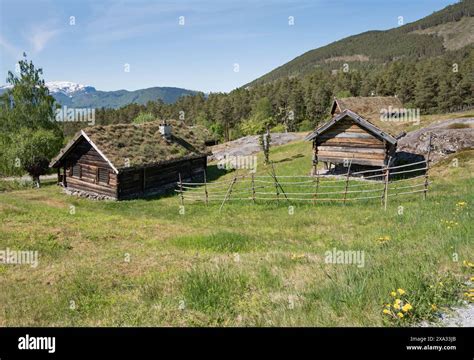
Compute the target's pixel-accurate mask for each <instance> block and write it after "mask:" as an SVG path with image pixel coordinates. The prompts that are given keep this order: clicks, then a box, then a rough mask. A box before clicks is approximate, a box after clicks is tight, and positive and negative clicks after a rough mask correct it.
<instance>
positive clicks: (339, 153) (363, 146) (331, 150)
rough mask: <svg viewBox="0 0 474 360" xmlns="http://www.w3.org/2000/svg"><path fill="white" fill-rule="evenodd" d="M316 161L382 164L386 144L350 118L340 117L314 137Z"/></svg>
mask: <svg viewBox="0 0 474 360" xmlns="http://www.w3.org/2000/svg"><path fill="white" fill-rule="evenodd" d="M316 145H317V149H315V151H316V153H315V154H316V156H317V160H318V161H329V162H332V163H342V162H343V161H344V159H349V160H350V159H353V160H352V161H353V163H357V164H360V165H370V166H383V165H384V164H385V161H386V158H387V155H386V154H387V151H388V150H387V149H388V147H387V145H386V144H384V142H383V141H382V140H380V139H378V138H377V137H375V136H374V135H372V134H370V133H369V132H368V131H367V130H365V129H364V128H362V127H361V126H359V125H358V124H357V123H355V122H354V121H352V120H350V119H342V120H341V121H339V122H338V123H337V124H335V125H334V126H333V127H332V128H330V129H329V130H328V131H326V132H324V133H323V134H321V135H320V136H318V137H317V138H316Z"/></svg>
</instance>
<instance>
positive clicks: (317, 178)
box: [313, 170, 319, 205]
mask: <svg viewBox="0 0 474 360" xmlns="http://www.w3.org/2000/svg"><path fill="white" fill-rule="evenodd" d="M318 191H319V174H318V171H317V170H316V189H315V190H314V195H313V205H314V204H315V203H316V199H317V197H318Z"/></svg>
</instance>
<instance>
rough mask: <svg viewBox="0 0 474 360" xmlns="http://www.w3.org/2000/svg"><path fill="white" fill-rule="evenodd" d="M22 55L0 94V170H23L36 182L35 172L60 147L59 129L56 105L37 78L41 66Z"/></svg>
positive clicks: (42, 171) (44, 168) (43, 168)
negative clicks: (56, 119) (6, 87)
mask: <svg viewBox="0 0 474 360" xmlns="http://www.w3.org/2000/svg"><path fill="white" fill-rule="evenodd" d="M23 56H24V57H23V59H22V60H20V61H19V62H18V67H19V75H18V76H17V75H15V74H14V73H12V72H11V71H9V72H8V78H7V82H8V83H9V84H10V85H12V87H11V88H10V89H8V90H7V91H6V92H5V93H4V94H2V96H0V129H1V133H2V136H0V167H1V168H0V170H1V171H2V172H5V173H6V174H11V175H18V174H19V173H20V172H21V171H26V172H27V173H28V174H30V175H31V176H32V178H33V180H34V181H35V182H36V183H37V185H38V186H39V176H40V175H44V174H45V173H46V172H47V170H48V164H49V160H50V159H51V158H52V157H53V156H54V155H55V154H57V153H58V151H59V149H60V148H61V145H62V142H63V133H62V131H61V128H60V126H59V124H58V122H56V121H55V117H54V115H55V109H56V108H57V105H56V104H55V100H54V98H53V97H52V96H51V95H50V94H49V91H48V88H47V87H46V86H45V83H44V80H43V79H42V78H41V75H42V74H43V71H42V69H36V68H35V66H34V65H33V62H32V61H28V60H27V58H26V54H23Z"/></svg>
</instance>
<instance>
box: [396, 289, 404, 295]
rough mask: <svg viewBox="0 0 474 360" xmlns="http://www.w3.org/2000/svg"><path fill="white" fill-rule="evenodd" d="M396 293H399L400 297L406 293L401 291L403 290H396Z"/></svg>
mask: <svg viewBox="0 0 474 360" xmlns="http://www.w3.org/2000/svg"><path fill="white" fill-rule="evenodd" d="M397 291H398V293H399V294H400V295H403V294H405V292H406V291H405V290H403V289H397Z"/></svg>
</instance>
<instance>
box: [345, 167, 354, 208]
mask: <svg viewBox="0 0 474 360" xmlns="http://www.w3.org/2000/svg"><path fill="white" fill-rule="evenodd" d="M351 166H352V159H351V162H350V163H349V166H348V168H347V176H346V188H345V189H344V204H345V203H346V199H347V190H348V189H349V175H350V173H351Z"/></svg>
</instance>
